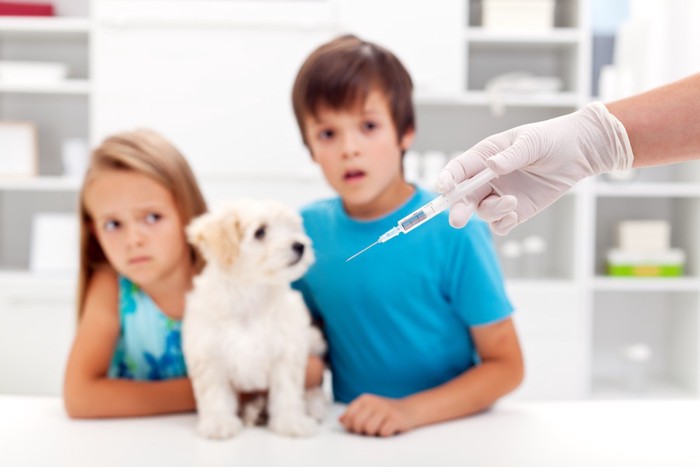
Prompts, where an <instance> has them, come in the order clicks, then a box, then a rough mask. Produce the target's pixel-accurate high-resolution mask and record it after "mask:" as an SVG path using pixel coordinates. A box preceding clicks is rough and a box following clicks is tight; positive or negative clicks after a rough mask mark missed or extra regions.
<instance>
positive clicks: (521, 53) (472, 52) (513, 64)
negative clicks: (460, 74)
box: [466, 42, 580, 93]
mask: <svg viewBox="0 0 700 467" xmlns="http://www.w3.org/2000/svg"><path fill="white" fill-rule="evenodd" d="M466 53H467V57H468V63H469V65H468V66H467V73H466V74H467V86H466V87H467V89H468V90H469V91H483V90H485V89H486V85H487V83H488V82H489V81H490V80H491V79H493V78H495V77H497V76H500V75H503V74H507V73H529V74H532V75H534V76H556V77H558V78H560V79H561V80H562V86H563V87H562V89H561V92H572V93H578V92H579V83H578V79H577V74H576V70H578V54H579V53H580V52H579V50H578V44H577V43H565V44H556V43H555V44H552V43H546V44H533V43H524V44H516V43H508V44H500V43H498V44H495V43H491V42H473V43H469V46H468V51H467V52H466Z"/></svg>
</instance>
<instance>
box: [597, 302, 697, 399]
mask: <svg viewBox="0 0 700 467" xmlns="http://www.w3.org/2000/svg"><path fill="white" fill-rule="evenodd" d="M698 297H699V294H698V292H697V291H696V292H690V291H689V292H683V293H667V292H652V293H644V294H638V293H635V294H632V293H629V291H620V292H613V291H602V292H597V293H596V294H595V295H594V307H593V309H594V314H593V322H592V342H593V345H592V376H593V384H592V395H593V396H594V397H598V398H606V397H613V398H618V397H625V398H667V397H697V394H698V391H699V390H700V386H699V379H698V378H699V372H698V369H699V362H698V339H699V338H700V332H699V331H700V326H699V323H700V320H699V319H698ZM630 345H642V346H645V348H647V349H649V351H650V355H649V356H648V358H647V359H646V360H645V359H640V360H634V359H630V358H629V357H626V356H625V349H626V347H628V346H630Z"/></svg>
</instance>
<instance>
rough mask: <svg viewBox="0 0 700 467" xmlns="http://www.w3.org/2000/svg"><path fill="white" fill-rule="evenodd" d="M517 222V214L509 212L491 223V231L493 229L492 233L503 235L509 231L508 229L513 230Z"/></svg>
mask: <svg viewBox="0 0 700 467" xmlns="http://www.w3.org/2000/svg"><path fill="white" fill-rule="evenodd" d="M518 224H519V222H518V214H517V213H515V212H510V213H508V214H506V215H505V216H503V218H501V219H500V220H498V221H495V222H493V223H491V231H493V233H495V234H496V235H499V236H501V237H503V236H505V235H508V233H510V231H511V230H513V229H514V228H515V227H516V226H517V225H518Z"/></svg>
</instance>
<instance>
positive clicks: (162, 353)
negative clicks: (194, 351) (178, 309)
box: [108, 276, 187, 381]
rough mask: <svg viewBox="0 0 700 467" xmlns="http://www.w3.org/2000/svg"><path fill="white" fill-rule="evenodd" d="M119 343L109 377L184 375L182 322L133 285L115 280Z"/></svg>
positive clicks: (149, 379) (185, 374)
mask: <svg viewBox="0 0 700 467" xmlns="http://www.w3.org/2000/svg"><path fill="white" fill-rule="evenodd" d="M119 323H120V326H119V327H120V329H119V341H118V342H117V347H116V350H115V352H114V356H113V357H112V363H111V364H110V367H109V373H108V375H109V377H111V378H127V379H134V380H147V381H156V380H162V379H171V378H179V377H183V376H187V368H186V367H185V359H184V357H183V355H182V345H181V343H180V328H181V325H182V322H181V321H179V320H176V319H173V318H170V317H169V316H167V315H166V314H165V313H163V312H162V311H161V310H160V309H159V308H158V306H157V305H156V304H155V303H154V302H153V300H151V297H149V296H148V295H146V293H145V292H143V291H142V290H141V289H140V288H139V287H138V286H137V285H136V284H134V283H132V282H131V281H129V280H128V279H127V278H125V277H122V276H120V277H119Z"/></svg>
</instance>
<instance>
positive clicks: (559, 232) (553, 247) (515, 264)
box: [494, 195, 578, 280]
mask: <svg viewBox="0 0 700 467" xmlns="http://www.w3.org/2000/svg"><path fill="white" fill-rule="evenodd" d="M576 200H577V198H576V196H575V195H568V196H564V197H563V198H561V199H560V200H558V201H557V202H555V203H554V204H553V205H551V206H550V207H549V208H547V209H546V210H544V211H542V212H540V213H539V214H538V215H537V216H535V217H533V218H532V219H530V220H529V221H527V222H525V223H523V224H520V225H519V226H517V227H516V228H515V229H513V230H512V231H511V232H510V233H509V234H508V236H506V237H500V236H494V243H495V246H496V250H497V252H498V254H499V257H500V260H501V264H502V265H503V269H504V273H505V275H506V277H507V278H508V279H544V280H551V279H572V278H573V277H574V271H575V264H576V257H575V252H576V249H575V248H574V245H575V244H576V232H577V231H578V229H577V228H576V225H577V222H578V221H577V218H576V216H575V213H576ZM530 236H538V237H541V238H542V239H543V240H544V242H545V244H546V246H547V248H546V250H545V251H544V252H543V253H540V254H537V255H535V256H528V254H527V253H525V252H523V254H522V256H520V257H519V258H508V257H507V256H505V255H504V254H503V251H504V245H505V244H506V242H517V244H519V245H522V244H523V241H524V240H525V239H526V238H528V237H530ZM533 263H534V264H536V268H533V267H532V266H533ZM533 269H535V271H534V273H533Z"/></svg>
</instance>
